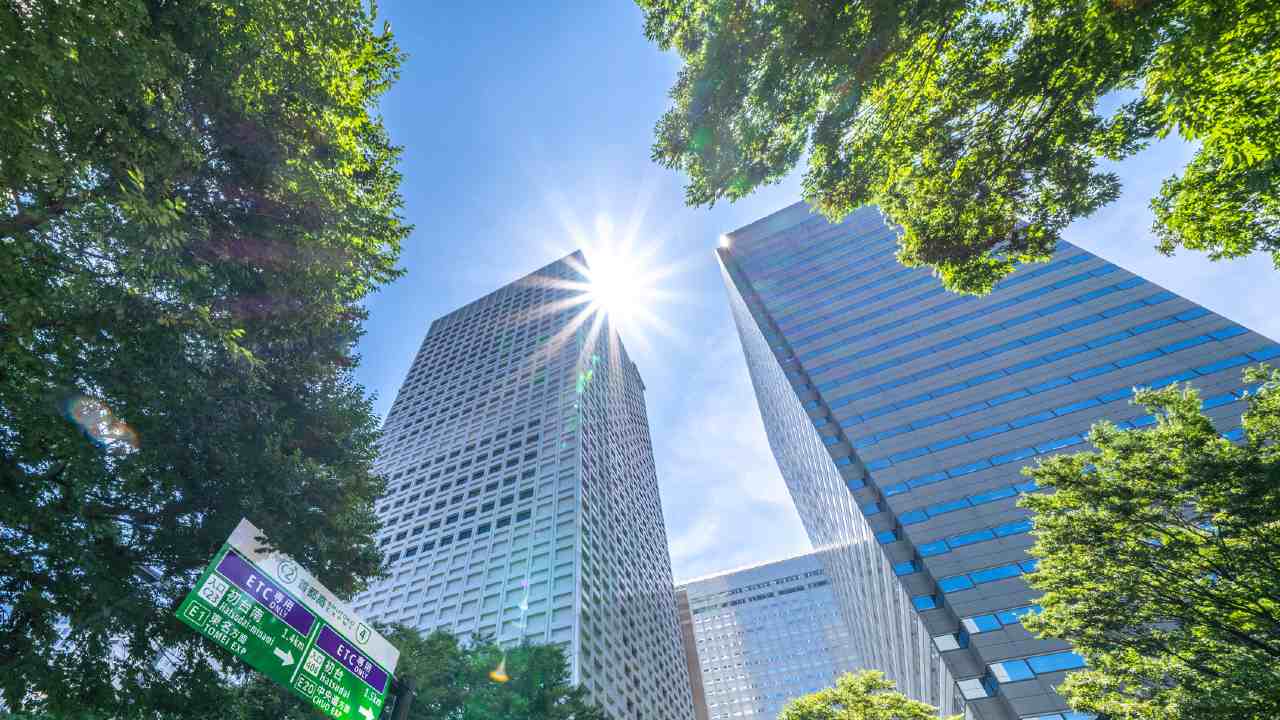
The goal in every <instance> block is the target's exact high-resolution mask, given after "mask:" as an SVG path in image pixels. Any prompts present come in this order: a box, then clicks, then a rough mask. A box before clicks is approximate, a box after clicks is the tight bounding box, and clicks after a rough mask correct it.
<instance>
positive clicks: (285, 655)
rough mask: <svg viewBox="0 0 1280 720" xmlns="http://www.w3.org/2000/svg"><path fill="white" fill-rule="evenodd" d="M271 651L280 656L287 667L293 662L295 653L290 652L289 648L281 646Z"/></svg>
mask: <svg viewBox="0 0 1280 720" xmlns="http://www.w3.org/2000/svg"><path fill="white" fill-rule="evenodd" d="M271 652H273V653H275V654H276V657H278V658H280V664H281V665H284V666H285V667H289V666H290V665H292V664H293V653H291V652H289V651H288V650H281V649H280V648H275V649H274V650H272V651H271Z"/></svg>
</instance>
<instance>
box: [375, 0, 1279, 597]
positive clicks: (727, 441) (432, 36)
mask: <svg viewBox="0 0 1280 720" xmlns="http://www.w3.org/2000/svg"><path fill="white" fill-rule="evenodd" d="M380 11H381V13H382V15H383V16H384V17H385V18H386V19H387V20H389V21H390V22H391V26H392V30H393V31H394V32H395V35H396V39H397V41H398V42H399V43H400V46H401V47H402V48H403V49H404V50H405V52H407V53H408V55H409V57H408V60H407V61H406V62H405V64H404V66H403V68H402V78H401V80H400V82H399V83H398V84H397V85H396V86H395V87H394V88H393V89H392V90H391V92H390V93H389V94H388V95H387V96H386V97H385V98H384V100H383V102H382V113H383V115H384V119H385V122H386V124H387V126H388V129H389V131H390V133H391V136H392V138H393V140H394V141H395V142H396V143H397V144H399V145H402V146H404V158H403V161H402V163H401V171H402V172H403V174H404V185H403V188H402V190H403V193H404V197H405V205H406V207H405V216H406V219H407V220H408V222H410V223H411V224H413V225H414V226H415V227H416V229H415V231H414V233H413V235H412V236H411V237H410V238H409V239H408V241H407V242H406V243H405V245H404V252H403V255H402V258H401V265H402V267H404V269H405V270H406V271H407V272H406V274H405V276H404V277H403V278H401V279H400V280H398V281H397V282H395V283H394V284H392V285H390V286H389V287H386V288H384V289H383V290H382V291H381V292H379V293H378V294H377V295H375V296H374V297H373V298H371V300H370V301H369V302H368V308H369V312H370V317H369V322H368V323H367V325H366V331H367V334H366V335H365V337H364V338H363V340H362V342H361V343H360V354H361V356H362V362H361V365H360V368H359V370H358V378H359V380H360V381H361V383H362V384H363V385H364V386H365V387H366V388H367V389H368V390H369V391H370V392H372V393H375V394H376V396H377V399H376V408H377V411H378V413H379V415H384V414H385V413H386V411H387V408H388V407H389V406H390V404H391V401H392V400H393V399H394V398H395V393H396V389H397V388H398V387H399V384H400V382H401V380H402V379H403V378H404V374H405V372H406V370H407V369H408V367H409V364H410V362H411V361H412V359H413V356H414V353H415V352H416V351H417V348H418V345H419V343H420V342H421V341H422V337H423V336H424V335H425V333H426V331H427V328H428V326H429V325H430V323H431V321H432V320H433V319H434V318H436V317H438V316H440V315H442V314H444V313H446V312H449V311H451V310H453V309H455V308H457V307H459V306H461V305H463V304H465V303H468V302H470V301H472V300H474V299H476V298H478V297H480V296H481V295H484V294H486V293H488V292H490V291H492V290H494V289H496V288H497V287H499V286H501V285H503V284H505V283H508V282H510V281H512V280H514V279H515V278H518V277H520V276H522V275H524V274H526V273H528V272H530V271H532V270H534V269H536V268H538V267H540V266H541V265H543V264H546V263H548V262H550V261H552V260H555V259H557V258H559V257H561V256H563V255H565V254H567V253H569V252H571V251H572V250H574V249H575V247H576V244H577V243H576V242H575V240H574V237H575V232H579V233H580V232H584V231H585V232H592V229H593V228H595V227H596V224H597V218H599V217H602V216H603V217H608V218H610V219H611V221H612V223H613V225H614V227H615V228H618V229H619V231H624V230H627V229H630V230H631V231H633V232H634V233H635V238H636V242H637V243H638V244H643V245H645V246H646V248H652V249H654V251H655V252H656V259H655V261H656V262H657V263H659V264H661V265H664V266H670V267H674V268H676V269H677V272H675V273H674V274H673V275H671V276H670V277H668V278H667V279H665V280H664V281H663V282H662V284H661V286H662V288H663V289H665V290H667V291H669V292H671V293H672V294H674V295H675V296H676V298H675V299H673V300H671V301H668V302H665V303H664V304H662V305H661V306H660V307H659V308H657V310H658V311H659V312H660V313H661V315H662V317H663V319H664V321H665V322H666V324H667V325H668V326H669V328H670V329H669V331H668V332H663V333H658V332H652V331H650V332H645V333H644V335H643V337H630V336H628V335H627V334H626V331H624V336H623V340H624V342H626V343H627V346H628V349H629V350H630V351H631V353H632V355H633V356H634V357H635V360H636V363H637V365H638V366H639V368H640V372H641V374H642V375H643V376H644V379H645V382H646V385H647V386H648V392H647V402H648V408H649V418H650V424H651V426H652V431H653V444H654V452H655V455H656V458H657V466H658V477H659V482H660V484H661V489H662V500H663V510H664V514H665V516H666V523H667V533H668V539H669V540H670V542H671V551H672V565H673V570H674V573H675V576H676V577H677V578H678V579H679V578H688V577H693V576H697V575H702V574H706V573H709V572H714V571H717V570H722V569H728V568H732V567H737V566H741V565H745V564H749V563H756V562H764V561H768V560H773V559H778V558H781V557H786V556H789V555H794V554H796V553H799V552H804V551H806V550H807V549H808V547H809V545H808V541H807V539H806V538H805V535H804V532H803V530H802V528H801V526H800V522H799V519H798V517H797V516H796V513H795V510H794V509H793V508H792V506H791V503H790V499H789V498H788V496H787V491H786V488H785V486H784V485H783V483H782V479H781V477H780V476H779V475H778V472H777V469H776V466H775V465H774V462H773V458H772V456H771V455H770V453H769V449H768V446H767V443H766V440H765V437H764V430H763V427H762V426H761V424H760V419H759V413H758V411H757V409H756V406H755V399H754V397H753V395H752V393H751V385H750V380H749V379H748V377H747V373H746V367H745V365H744V364H743V360H742V352H741V349H740V348H739V346H738V342H737V336H736V333H735V332H734V329H733V323H732V320H731V318H730V316H729V311H728V306H727V304H726V302H725V295H724V288H723V286H722V284H721V281H720V276H719V272H718V270H717V268H716V263H715V260H714V257H713V254H712V250H713V248H714V247H715V245H716V242H717V238H718V237H719V235H720V234H721V233H722V232H726V231H729V230H733V229H735V228H738V227H741V226H742V225H745V224H747V223H748V222H751V221H752V220H754V219H756V218H758V217H760V216H762V215H765V214H768V213H770V212H773V211H775V210H778V209H780V208H782V207H785V206H786V205H788V204H790V203H792V202H794V201H795V200H797V199H799V182H798V178H796V177H793V178H791V179H789V180H788V181H787V182H784V183H783V184H781V185H779V186H775V187H770V188H767V189H765V190H763V191H760V192H758V193H756V194H755V195H754V196H752V197H751V198H749V199H747V200H743V201H740V202H738V203H736V204H732V205H717V206H716V207H715V208H714V209H711V210H708V209H704V208H699V209H690V208H686V207H685V206H684V203H683V178H682V177H681V176H680V175H678V174H676V173H673V172H670V171H667V170H664V169H662V168H659V167H657V166H655V165H653V164H652V163H651V162H650V161H649V146H650V143H651V137H652V128H653V123H654V122H655V121H656V120H657V118H658V116H659V115H660V114H661V113H662V111H663V110H664V109H665V108H666V104H667V98H666V92H667V89H668V87H670V85H671V83H672V81H673V80H674V78H675V75H676V72H677V70H678V69H679V62H678V59H677V58H676V57H674V56H673V55H671V54H664V53H661V52H659V51H658V50H657V48H655V47H654V46H652V45H650V44H649V43H648V42H647V41H646V40H645V38H644V35H643V32H642V21H641V15H640V12H639V10H638V9H637V8H636V7H635V6H634V5H632V4H630V3H626V2H622V1H621V0H617V1H615V2H584V3H510V4H506V3H440V4H434V3H424V2H412V1H409V0H401V1H399V2H384V3H382V4H381V6H380ZM1189 152H1190V149H1189V148H1188V147H1187V146H1185V145H1183V144H1181V143H1179V142H1177V141H1169V142H1164V143H1161V144H1160V145H1159V146H1157V147H1154V148H1152V149H1149V150H1147V151H1146V152H1144V153H1142V154H1140V155H1138V156H1136V157H1134V158H1131V159H1130V160H1128V161H1126V162H1125V163H1123V164H1121V165H1119V166H1118V168H1117V169H1118V171H1119V172H1120V174H1121V176H1122V177H1123V179H1124V181H1125V195H1124V197H1123V198H1122V199H1121V201H1120V202H1118V203H1116V204H1115V205H1112V206H1111V207H1109V208H1107V209H1106V210H1104V211H1102V212H1100V213H1098V214H1097V215H1095V216H1094V217H1092V218H1089V219H1087V220H1085V221H1081V222H1079V223H1077V224H1076V225H1074V226H1072V227H1071V228H1070V229H1069V231H1068V232H1067V238H1068V239H1069V240H1071V241H1073V242H1076V243H1078V244H1080V245H1082V246H1083V247H1085V248H1087V249H1089V250H1091V251H1094V252H1096V253H1098V254H1100V255H1102V256H1103V257H1105V258H1107V259H1108V260H1111V261H1113V262H1116V263H1118V264H1120V265H1122V266H1123V267H1125V268H1126V269H1129V270H1131V271H1134V272H1139V273H1142V274H1144V275H1145V276H1146V277H1148V278H1150V279H1152V280H1154V281H1156V282H1159V283H1161V284H1163V285H1165V286H1166V287H1168V288H1169V289H1171V290H1173V291H1175V292H1178V293H1181V294H1183V295H1185V296H1187V297H1189V298H1191V299H1192V300H1195V301H1197V302H1200V303H1202V304H1204V305H1206V306H1207V307H1209V308H1210V309H1211V310H1214V311H1216V312H1219V313H1222V314H1224V315H1226V316H1227V317H1229V318H1231V319H1232V320H1235V321H1237V322H1241V323H1243V324H1245V325H1247V326H1249V327H1250V328H1252V329H1254V330H1257V331H1259V332H1262V333H1263V334H1266V335H1268V336H1270V337H1273V338H1275V337H1280V312H1278V310H1280V302H1278V301H1280V291H1277V287H1278V285H1277V282H1276V281H1277V279H1278V277H1277V275H1276V274H1275V271H1273V270H1272V269H1271V268H1270V259H1269V258H1265V257H1255V258H1250V259H1248V260H1245V261H1234V262H1220V263H1209V262H1207V261H1205V260H1204V259H1203V258H1200V257H1198V256H1196V255H1194V254H1190V253H1185V254H1183V255H1182V256H1179V257H1176V258H1174V259H1168V258H1164V257H1162V256H1159V255H1157V254H1156V253H1155V252H1154V251H1153V250H1152V249H1151V246H1152V244H1153V241H1152V239H1151V236H1150V233H1149V230H1148V228H1149V226H1150V222H1151V216H1150V212H1149V211H1148V210H1147V207H1146V201H1147V199H1148V198H1149V197H1151V195H1152V194H1153V193H1154V192H1155V191H1156V189H1157V188H1158V187H1159V183H1160V180H1161V179H1162V178H1164V177H1166V176H1167V175H1169V174H1170V173H1172V172H1175V171H1176V170H1177V169H1178V168H1179V167H1181V165H1182V164H1183V163H1185V162H1186V160H1187V159H1188V158H1189ZM589 259H590V258H588V260H589Z"/></svg>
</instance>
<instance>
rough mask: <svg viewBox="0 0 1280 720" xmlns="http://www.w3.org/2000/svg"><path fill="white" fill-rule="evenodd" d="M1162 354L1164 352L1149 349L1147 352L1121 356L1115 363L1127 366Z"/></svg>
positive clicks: (1119, 365) (1118, 365)
mask: <svg viewBox="0 0 1280 720" xmlns="http://www.w3.org/2000/svg"><path fill="white" fill-rule="evenodd" d="M1163 354H1164V353H1162V352H1160V351H1159V350H1151V351H1149V352H1144V353H1140V354H1138V355H1131V356H1129V357H1127V358H1121V359H1119V360H1116V361H1115V365H1116V366H1117V367H1129V366H1130V365H1137V364H1138V363H1141V362H1146V361H1148V360H1150V359H1152V358H1158V357H1160V356H1161V355H1163Z"/></svg>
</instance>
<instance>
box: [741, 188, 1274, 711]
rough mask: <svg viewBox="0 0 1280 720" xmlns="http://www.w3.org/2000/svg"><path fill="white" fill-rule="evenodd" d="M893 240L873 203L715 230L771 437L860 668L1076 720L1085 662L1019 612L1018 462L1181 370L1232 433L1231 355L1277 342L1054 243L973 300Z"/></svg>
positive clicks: (1028, 600) (1254, 353)
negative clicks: (834, 215) (1075, 694)
mask: <svg viewBox="0 0 1280 720" xmlns="http://www.w3.org/2000/svg"><path fill="white" fill-rule="evenodd" d="M895 244H896V240H895V232H894V230H893V229H892V228H889V227H887V226H886V225H885V224H884V222H883V221H882V220H881V216H880V214H879V212H878V211H877V210H875V209H874V208H863V209H861V210H858V211H857V212H854V213H853V214H851V215H850V216H849V217H848V218H846V219H845V220H844V221H843V222H841V223H839V224H831V223H828V222H826V221H825V220H823V219H822V218H821V217H819V216H817V215H815V214H813V213H811V212H810V210H809V208H808V207H807V206H805V205H804V204H796V205H793V206H791V207H789V208H786V209H784V210H782V211H780V212H778V213H775V214H773V215H770V216H768V217H766V218H763V219H761V220H759V221H757V222H755V223H752V224H751V225H748V226H747V227H745V228H742V229H740V230H737V231H735V232H733V233H730V234H729V235H728V236H726V238H725V239H724V240H723V241H722V243H721V247H720V249H719V250H718V251H717V253H718V256H719V258H720V261H721V267H722V271H723V273H722V274H723V276H724V280H725V284H726V287H727V288H728V290H729V301H730V306H731V308H732V312H733V317H734V320H735V322H736V324H737V327H738V331H739V334H740V337H741V341H742V345H743V349H744V352H745V354H746V358H747V364H748V367H749V370H750V373H751V377H752V382H753V384H754V387H755V392H756V396H757V399H758V401H759V406H760V410H761V414H762V416H763V418H764V422H765V427H766V431H767V434H768V437H769V442H770V446H771V448H772V450H773V453H774V455H775V457H776V458H777V461H778V464H779V467H780V468H781V470H782V474H783V477H784V478H785V479H786V482H787V484H788V487H789V488H790V491H791V495H792V497H793V499H794V501H795V504H796V507H797V508H798V510H799V512H800V516H801V518H802V520H803V522H804V524H805V527H806V530H807V531H808V534H809V536H810V539H811V540H812V542H813V543H814V546H815V547H818V548H821V549H823V550H825V551H827V552H825V553H824V554H823V557H824V558H826V559H827V569H828V573H829V574H830V575H831V578H832V581H833V583H835V589H836V594H837V597H839V598H840V600H841V607H842V610H843V612H844V614H845V616H846V619H847V620H848V622H849V624H850V628H851V630H852V632H853V637H854V644H855V646H856V647H857V648H858V651H859V652H860V653H861V654H862V656H863V658H864V660H865V662H866V663H867V665H868V666H870V667H876V668H879V669H882V670H884V671H885V672H886V673H888V674H889V676H890V677H892V678H893V679H894V680H896V681H897V682H898V684H899V685H900V686H901V687H902V688H903V689H905V690H906V691H907V692H908V694H910V695H912V696H914V697H917V698H919V699H922V700H926V701H928V702H931V703H934V704H941V705H943V706H944V708H945V709H948V710H950V709H951V708H956V707H960V706H961V705H962V704H963V705H964V706H965V709H966V711H967V713H968V714H969V715H970V716H971V717H977V718H982V719H983V720H1029V719H1032V718H1034V719H1035V720H1064V719H1065V720H1074V718H1076V717H1079V716H1078V715H1076V714H1073V713H1071V712H1070V711H1068V710H1067V709H1066V706H1065V704H1064V702H1063V701H1062V698H1061V697H1060V696H1059V695H1058V694H1057V693H1056V692H1055V691H1054V688H1055V687H1056V686H1057V685H1058V684H1060V683H1061V681H1062V679H1063V678H1064V677H1065V674H1066V673H1067V672H1069V671H1070V670H1072V669H1076V668H1078V667H1080V666H1081V665H1082V661H1081V659H1080V658H1079V657H1078V656H1077V655H1075V654H1074V653H1072V652H1071V648H1070V647H1068V646H1067V645H1066V644H1064V643H1062V642H1058V641H1054V640H1037V639H1034V638H1033V637H1031V635H1030V634H1029V633H1028V632H1027V631H1026V630H1025V629H1024V628H1023V627H1022V625H1021V622H1020V619H1021V618H1022V617H1023V616H1024V615H1025V614H1027V613H1032V612H1037V611H1038V606H1037V605H1036V604H1035V599H1036V596H1035V593H1033V592H1032V591H1031V590H1030V589H1029V587H1028V585H1027V582H1026V580H1025V577H1024V576H1025V575H1026V574H1027V573H1029V572H1031V571H1033V570H1034V567H1035V566H1034V562H1033V561H1032V560H1030V559H1029V558H1028V556H1027V552H1026V551H1027V548H1028V547H1029V546H1030V545H1031V544H1032V543H1033V538H1032V536H1031V535H1030V534H1029V530H1030V529H1031V523H1030V520H1029V518H1028V515H1027V513H1026V512H1025V511H1024V510H1022V509H1020V508H1018V507H1017V500H1018V496H1019V495H1021V494H1022V493H1028V492H1036V491H1037V490H1038V488H1036V487H1035V485H1034V483H1032V481H1030V479H1029V478H1027V477H1025V476H1024V475H1022V474H1021V469H1022V467H1024V466H1025V465H1027V464H1029V463H1034V462H1035V461H1036V458H1037V457H1042V456H1044V455H1047V454H1051V453H1055V452H1072V451H1077V450H1083V449H1086V447H1087V442H1086V439H1085V434H1086V433H1087V431H1088V429H1089V427H1090V426H1091V425H1092V424H1093V423H1094V422H1095V421H1097V420H1100V419H1103V418H1106V419H1110V420H1112V421H1113V422H1115V423H1117V424H1119V425H1121V426H1122V427H1143V426H1147V425H1151V424H1153V423H1154V422H1155V420H1154V418H1152V417H1151V416H1149V415H1147V414H1145V412H1144V410H1143V409H1141V408H1138V407H1134V406H1133V405H1131V404H1130V403H1129V400H1130V398H1131V397H1132V388H1133V387H1134V386H1147V387H1163V386H1166V385H1169V384H1171V383H1175V382H1183V381H1189V382H1192V383H1194V384H1195V386H1196V387H1197V388H1198V389H1199V390H1200V392H1201V396H1202V398H1203V399H1204V407H1205V408H1206V410H1207V412H1208V413H1209V414H1210V416H1211V417H1212V418H1213V419H1214V420H1215V422H1217V423H1218V425H1219V428H1220V430H1221V431H1222V432H1223V434H1224V435H1225V436H1227V437H1228V438H1232V439H1235V438H1238V437H1239V433H1240V431H1239V428H1238V424H1239V417H1240V412H1241V410H1242V409H1243V401H1242V399H1241V398H1242V395H1243V393H1244V390H1245V388H1244V385H1243V381H1242V379H1241V369H1242V368H1243V366H1245V365H1246V364H1249V363H1254V362H1257V361H1261V360H1267V359H1271V358H1274V357H1276V356H1277V355H1280V346H1277V345H1276V344H1275V343H1273V342H1272V341H1270V340H1268V339H1267V338H1264V337H1262V336H1259V335H1257V334H1256V333H1252V332H1250V331H1248V330H1246V329H1245V328H1243V327H1241V326H1240V325H1238V324H1235V323H1232V322H1230V321H1229V320H1226V319H1224V318H1222V317H1220V316H1218V315H1215V314H1214V313H1212V312H1209V311H1208V310H1206V309H1204V308H1202V307H1200V306H1198V305H1195V304H1194V303H1191V302H1189V301H1187V300H1186V299H1184V298H1181V297H1179V296H1177V295H1175V294H1173V293H1171V292H1168V291H1167V290H1164V289H1163V288H1161V287H1159V286H1157V285H1155V284H1153V283H1150V282H1148V281H1146V280H1144V279H1142V278H1140V277H1137V276H1135V275H1132V274H1130V273H1128V272H1125V271H1124V270H1122V269H1120V268H1119V267H1117V266H1115V265H1113V264H1110V263H1108V262H1106V261H1104V260H1102V259H1100V258H1098V257H1096V256H1094V255H1092V254H1090V253H1088V252H1085V251H1084V250H1082V249H1080V248H1078V247H1076V246H1074V245H1071V244H1069V243H1066V242H1063V243H1061V245H1060V247H1059V248H1058V251H1057V252H1056V253H1055V254H1054V256H1053V259H1052V261H1051V262H1049V263H1044V264H1036V265H1028V266H1025V267H1022V268H1020V269H1018V270H1017V271H1016V272H1015V273H1013V274H1012V275H1011V276H1009V277H1008V278H1006V279H1004V280H1003V281H1001V282H1000V283H999V284H998V285H997V287H996V288H995V290H994V291H993V292H992V293H991V294H990V295H988V296H985V297H982V298H977V297H971V296H961V295H955V294H951V293H948V292H946V291H945V290H944V289H943V288H942V287H941V284H940V283H939V282H938V280H937V279H935V278H934V277H933V276H932V275H931V274H930V272H929V271H928V270H927V269H924V268H905V267H902V266H901V265H899V264H898V263H897V261H896V260H895V257H894V253H895ZM939 659H941V660H942V662H941V663H940V662H939Z"/></svg>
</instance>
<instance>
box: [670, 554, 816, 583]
mask: <svg viewBox="0 0 1280 720" xmlns="http://www.w3.org/2000/svg"><path fill="white" fill-rule="evenodd" d="M817 554H818V551H817V550H810V551H809V552H802V553H797V554H795V555H788V556H787V557H783V558H778V559H776V560H764V561H762V562H758V563H752V564H749V565H743V566H741V567H736V568H730V569H728V570H717V571H716V572H713V573H707V574H706V575H699V576H698V577H692V578H687V579H685V580H677V581H676V583H675V586H676V588H677V589H679V588H682V587H684V586H686V585H691V584H693V583H696V582H702V581H703V580H713V579H715V578H718V577H723V576H725V575H732V574H734V573H740V572H744V571H746V570H755V569H756V568H762V567H766V566H768V565H777V564H779V563H784V562H788V561H790V560H797V559H799V558H803V557H809V556H810V555H817Z"/></svg>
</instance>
